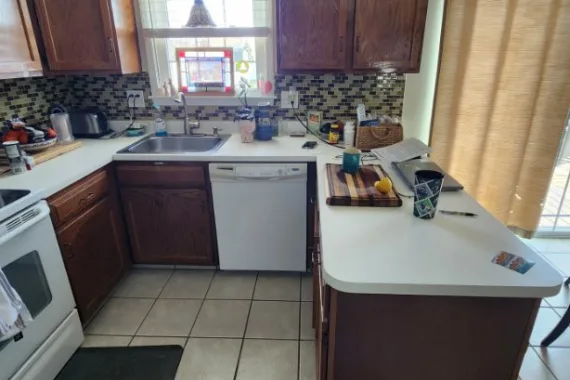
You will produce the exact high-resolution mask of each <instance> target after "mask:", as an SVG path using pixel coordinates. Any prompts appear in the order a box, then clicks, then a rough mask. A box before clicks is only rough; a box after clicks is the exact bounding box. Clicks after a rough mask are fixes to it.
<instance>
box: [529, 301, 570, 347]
mask: <svg viewBox="0 0 570 380" xmlns="http://www.w3.org/2000/svg"><path fill="white" fill-rule="evenodd" d="M558 321H560V316H559V315H558V314H557V313H556V312H555V311H554V310H552V309H551V308H547V307H541V308H540V309H539V311H538V315H537V317H536V322H535V324H534V329H533V330H532V334H531V336H530V344H531V345H533V346H539V345H540V342H541V341H542V340H543V339H544V338H545V337H546V336H547V335H548V334H549V333H550V331H552V329H553V328H554V326H556V324H557V323H558ZM551 346H553V347H570V330H566V331H565V332H564V333H563V334H562V335H560V337H559V338H558V339H557V340H556V341H555V342H554V343H552V345H551Z"/></svg>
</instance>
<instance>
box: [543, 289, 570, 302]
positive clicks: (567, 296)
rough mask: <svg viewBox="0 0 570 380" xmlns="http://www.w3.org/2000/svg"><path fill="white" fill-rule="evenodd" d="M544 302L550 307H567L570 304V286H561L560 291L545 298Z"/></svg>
mask: <svg viewBox="0 0 570 380" xmlns="http://www.w3.org/2000/svg"><path fill="white" fill-rule="evenodd" d="M546 302H548V304H549V305H550V306H552V307H568V306H569V305H570V287H568V286H562V289H560V292H559V293H558V294H557V295H555V296H553V297H548V298H546Z"/></svg>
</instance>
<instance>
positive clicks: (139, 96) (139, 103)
mask: <svg viewBox="0 0 570 380" xmlns="http://www.w3.org/2000/svg"><path fill="white" fill-rule="evenodd" d="M131 95H132V96H134V97H135V99H134V100H133V98H132V97H131V98H130V99H129V96H131ZM125 96H126V97H127V101H128V103H129V107H133V104H134V107H135V108H145V107H146V104H145V102H144V92H143V91H142V90H127V92H126V94H125Z"/></svg>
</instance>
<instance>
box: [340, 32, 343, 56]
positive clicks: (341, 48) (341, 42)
mask: <svg viewBox="0 0 570 380" xmlns="http://www.w3.org/2000/svg"><path fill="white" fill-rule="evenodd" d="M343 51H344V36H340V52H341V53H342V52H343Z"/></svg>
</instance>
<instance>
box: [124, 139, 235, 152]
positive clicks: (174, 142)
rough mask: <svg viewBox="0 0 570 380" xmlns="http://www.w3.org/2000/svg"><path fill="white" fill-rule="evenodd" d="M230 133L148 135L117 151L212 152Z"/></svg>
mask: <svg viewBox="0 0 570 380" xmlns="http://www.w3.org/2000/svg"><path fill="white" fill-rule="evenodd" d="M229 137H230V135H219V136H208V135H179V136H164V137H156V136H149V137H147V138H144V139H142V140H141V141H137V142H136V143H134V144H132V145H129V146H128V147H126V148H124V149H122V150H120V151H119V152H118V153H138V154H163V153H198V152H201V153H206V152H207V153H214V152H215V151H217V150H218V149H220V147H221V146H222V145H224V143H225V142H226V141H228V139H229Z"/></svg>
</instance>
